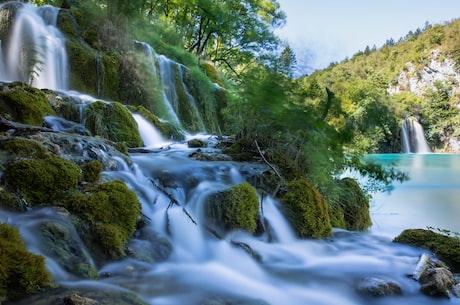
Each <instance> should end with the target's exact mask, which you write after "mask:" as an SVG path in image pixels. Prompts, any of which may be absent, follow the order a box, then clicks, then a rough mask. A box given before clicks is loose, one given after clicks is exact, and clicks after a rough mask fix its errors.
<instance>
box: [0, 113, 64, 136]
mask: <svg viewBox="0 0 460 305" xmlns="http://www.w3.org/2000/svg"><path fill="white" fill-rule="evenodd" d="M9 130H14V133H15V134H17V133H33V132H56V130H53V129H50V128H46V127H40V126H33V125H28V124H22V123H17V122H12V121H9V120H7V119H5V118H4V117H3V116H1V115H0V131H1V132H5V131H9Z"/></svg>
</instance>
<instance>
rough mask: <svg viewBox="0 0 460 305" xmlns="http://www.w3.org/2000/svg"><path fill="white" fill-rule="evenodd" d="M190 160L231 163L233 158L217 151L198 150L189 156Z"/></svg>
mask: <svg viewBox="0 0 460 305" xmlns="http://www.w3.org/2000/svg"><path fill="white" fill-rule="evenodd" d="M189 157H190V158H193V159H196V160H198V161H230V160H231V158H230V157H229V156H228V155H225V154H222V153H221V152H220V151H216V150H202V149H200V148H199V149H197V150H196V151H194V152H192V153H191V154H190V155H189Z"/></svg>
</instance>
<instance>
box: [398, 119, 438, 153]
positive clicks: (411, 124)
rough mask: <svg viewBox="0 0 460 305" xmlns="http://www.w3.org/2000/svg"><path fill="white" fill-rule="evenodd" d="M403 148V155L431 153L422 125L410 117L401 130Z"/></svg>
mask: <svg viewBox="0 0 460 305" xmlns="http://www.w3.org/2000/svg"><path fill="white" fill-rule="evenodd" d="M401 146H402V152H403V153H431V148H430V147H429V146H428V144H427V142H426V138H425V131H424V130H423V127H422V125H420V123H419V122H417V121H416V120H415V119H414V118H412V117H408V118H406V120H405V121H404V124H403V126H402V128H401Z"/></svg>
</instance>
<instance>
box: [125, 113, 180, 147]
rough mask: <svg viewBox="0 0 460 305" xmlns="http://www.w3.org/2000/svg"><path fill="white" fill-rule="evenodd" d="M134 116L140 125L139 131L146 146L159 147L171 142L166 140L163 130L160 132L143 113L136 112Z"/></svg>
mask: <svg viewBox="0 0 460 305" xmlns="http://www.w3.org/2000/svg"><path fill="white" fill-rule="evenodd" d="M133 118H134V120H135V121H136V123H137V125H138V127H139V133H140V135H141V137H142V142H143V143H144V146H145V147H147V148H158V147H163V146H165V145H168V144H170V143H171V142H168V141H166V140H165V139H164V137H163V135H162V134H161V132H159V131H158V129H157V128H155V126H153V125H152V124H151V123H150V122H149V121H147V120H146V119H145V118H144V117H143V116H142V115H140V114H137V113H135V114H133Z"/></svg>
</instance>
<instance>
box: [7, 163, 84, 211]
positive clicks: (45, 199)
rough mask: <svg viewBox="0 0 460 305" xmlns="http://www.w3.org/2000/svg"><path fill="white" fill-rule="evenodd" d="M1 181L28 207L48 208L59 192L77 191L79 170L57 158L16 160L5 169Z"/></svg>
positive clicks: (75, 166)
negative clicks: (18, 193)
mask: <svg viewBox="0 0 460 305" xmlns="http://www.w3.org/2000/svg"><path fill="white" fill-rule="evenodd" d="M3 178H4V181H5V183H6V185H7V186H8V187H10V188H11V189H13V190H15V191H18V192H20V193H21V194H22V195H23V196H24V198H25V199H26V200H27V202H28V203H29V204H31V205H38V204H51V203H53V202H54V200H55V199H56V197H57V195H58V194H60V193H61V192H63V191H66V190H68V189H74V188H76V187H77V185H78V181H79V178H80V168H79V167H78V166H77V165H76V164H74V163H72V162H70V161H67V160H65V159H62V158H59V157H49V158H46V159H31V160H20V161H17V162H14V163H11V164H10V165H8V167H7V168H6V169H5V172H4V175H3Z"/></svg>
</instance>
